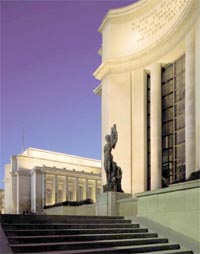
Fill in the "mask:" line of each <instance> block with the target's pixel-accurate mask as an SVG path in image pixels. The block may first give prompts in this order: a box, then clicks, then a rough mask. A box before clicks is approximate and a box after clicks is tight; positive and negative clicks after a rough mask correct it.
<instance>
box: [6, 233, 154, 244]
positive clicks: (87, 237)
mask: <svg viewBox="0 0 200 254" xmlns="http://www.w3.org/2000/svg"><path fill="white" fill-rule="evenodd" d="M154 237H158V235H157V234H156V233H120V234H117V233H116V234H98V235H97V234H81V235H68V236H66V235H57V236H55V235H48V236H41V235H38V236H12V237H8V241H9V243H10V244H17V243H18V244H20V243H48V242H54V243H55V242H68V241H69V242H70V241H71V242H73V241H80V239H81V241H91V240H111V239H115V240H118V239H137V238H154Z"/></svg>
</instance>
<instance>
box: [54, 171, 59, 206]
mask: <svg viewBox="0 0 200 254" xmlns="http://www.w3.org/2000/svg"><path fill="white" fill-rule="evenodd" d="M57 196H58V176H57V175H55V177H54V197H55V203H57Z"/></svg>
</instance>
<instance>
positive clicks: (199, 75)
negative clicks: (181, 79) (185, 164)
mask: <svg viewBox="0 0 200 254" xmlns="http://www.w3.org/2000/svg"><path fill="white" fill-rule="evenodd" d="M195 38H196V41H195V50H196V52H195V55H196V62H195V67H196V69H195V70H196V73H195V75H196V80H195V82H196V84H195V95H196V97H195V99H196V101H195V104H196V107H195V110H196V112H195V113H196V116H195V119H196V126H195V135H196V138H195V140H196V169H200V156H199V155H200V106H199V98H200V71H199V70H200V16H199V17H198V19H197V22H196V31H195Z"/></svg>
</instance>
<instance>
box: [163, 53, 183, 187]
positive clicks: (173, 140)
mask: <svg viewBox="0 0 200 254" xmlns="http://www.w3.org/2000/svg"><path fill="white" fill-rule="evenodd" d="M184 105H185V57H184V56H183V57H181V58H180V59H178V60H177V61H176V62H174V63H173V64H170V65H168V66H165V67H164V68H163V69H162V177H163V186H165V185H168V184H170V183H175V182H180V181H183V180H184V179H185V118H184V116H185V106H184Z"/></svg>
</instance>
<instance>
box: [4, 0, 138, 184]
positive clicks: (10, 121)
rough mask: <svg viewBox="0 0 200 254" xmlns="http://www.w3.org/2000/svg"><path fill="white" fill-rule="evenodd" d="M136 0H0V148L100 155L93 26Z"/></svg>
mask: <svg viewBox="0 0 200 254" xmlns="http://www.w3.org/2000/svg"><path fill="white" fill-rule="evenodd" d="M132 2H134V0H123V1H118V0H112V1H109V0H90V1H86V0H79V1H76V0H71V1H68V0H63V1H59V0H54V1H45V0H43V1H42V0H40V1H37V0H33V1H30V0H27V1H25V0H24V1H21V0H14V1H12V0H9V1H8V0H5V1H4V0H3V1H2V0H1V38H2V43H1V126H0V127H1V137H0V140H1V141H0V143H1V149H0V163H1V165H0V167H1V168H0V188H2V187H3V181H2V180H3V177H4V164H6V163H9V159H10V156H11V155H12V154H18V153H21V150H22V141H21V140H22V128H24V147H25V148H28V147H35V148H40V149H47V150H52V151H57V152H63V153H68V154H74V155H78V156H85V157H91V158H95V159H100V158H101V105H100V97H98V96H96V95H94V94H93V92H92V91H93V90H94V88H95V87H96V86H97V85H98V84H99V81H97V80H95V79H94V77H93V76H92V73H93V72H94V70H95V69H96V68H97V67H98V65H99V64H100V62H101V58H100V56H99V55H98V54H97V51H98V49H99V48H100V46H101V35H100V34H99V33H98V32H97V29H98V27H99V26H100V24H101V21H102V19H103V17H104V15H105V14H106V12H107V11H108V10H109V9H110V8H117V7H121V6H125V5H127V4H130V3H132Z"/></svg>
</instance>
